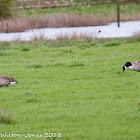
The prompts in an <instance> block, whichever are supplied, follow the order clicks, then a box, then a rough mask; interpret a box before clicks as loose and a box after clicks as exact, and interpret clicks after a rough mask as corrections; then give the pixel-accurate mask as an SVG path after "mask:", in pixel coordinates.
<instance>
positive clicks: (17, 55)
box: [0, 39, 140, 140]
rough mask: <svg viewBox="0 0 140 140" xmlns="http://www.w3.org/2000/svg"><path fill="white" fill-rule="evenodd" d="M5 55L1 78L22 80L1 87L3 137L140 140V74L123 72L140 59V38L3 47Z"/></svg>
mask: <svg viewBox="0 0 140 140" xmlns="http://www.w3.org/2000/svg"><path fill="white" fill-rule="evenodd" d="M68 50H69V51H68ZM68 52H69V53H68ZM0 54H1V55H0V61H1V65H0V74H1V75H8V76H12V77H14V78H15V79H16V80H18V82H19V84H16V85H13V86H11V87H7V88H0V133H1V135H2V134H4V133H5V132H6V133H8V134H9V133H16V134H27V133H32V134H42V135H45V133H47V132H48V133H51V132H52V133H57V134H58V133H61V138H58V137H53V138H52V139H63V140H85V139H86V140H93V139H94V140H102V139H104V140H120V139H124V140H127V139H133V140H139V138H140V127H139V126H140V106H139V105H137V104H136V103H137V102H140V94H139V91H140V87H139V84H140V73H139V72H135V71H130V70H126V71H125V72H124V73H123V72H122V70H123V69H122V66H123V65H124V64H125V62H126V61H130V62H133V61H136V60H140V41H139V40H138V39H137V41H136V40H133V39H131V41H126V40H125V39H124V40H123V39H121V40H120V39H113V40H111V39H110V40H103V39H102V40H91V39H86V40H58V41H42V42H41V41H39V42H38V41H37V42H21V43H18V42H17V43H1V44H0ZM1 120H2V121H1ZM3 139H4V138H3ZM6 139H7V138H6ZM14 139H21V138H19V137H15V138H14ZM22 139H34V137H30V138H25V137H22ZM40 139H42V140H44V139H47V138H45V137H42V138H40Z"/></svg>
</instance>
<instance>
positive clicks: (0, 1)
mask: <svg viewBox="0 0 140 140" xmlns="http://www.w3.org/2000/svg"><path fill="white" fill-rule="evenodd" d="M12 13H13V0H0V19H6V18H9V17H11V16H12Z"/></svg>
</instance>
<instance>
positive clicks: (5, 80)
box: [0, 75, 18, 87]
mask: <svg viewBox="0 0 140 140" xmlns="http://www.w3.org/2000/svg"><path fill="white" fill-rule="evenodd" d="M17 82H18V81H16V80H15V79H14V78H12V77H9V76H5V75H0V87H7V86H11V85H13V84H16V83H17Z"/></svg>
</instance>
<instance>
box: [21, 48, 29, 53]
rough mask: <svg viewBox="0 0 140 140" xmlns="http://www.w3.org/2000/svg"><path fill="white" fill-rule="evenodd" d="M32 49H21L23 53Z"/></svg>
mask: <svg viewBox="0 0 140 140" xmlns="http://www.w3.org/2000/svg"><path fill="white" fill-rule="evenodd" d="M29 50H30V49H29V48H22V49H21V51H25V52H27V51H29Z"/></svg>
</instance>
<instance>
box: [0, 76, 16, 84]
mask: <svg viewBox="0 0 140 140" xmlns="http://www.w3.org/2000/svg"><path fill="white" fill-rule="evenodd" d="M0 79H4V80H7V81H9V82H16V80H15V79H14V78H12V77H9V76H5V75H1V76H0Z"/></svg>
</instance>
